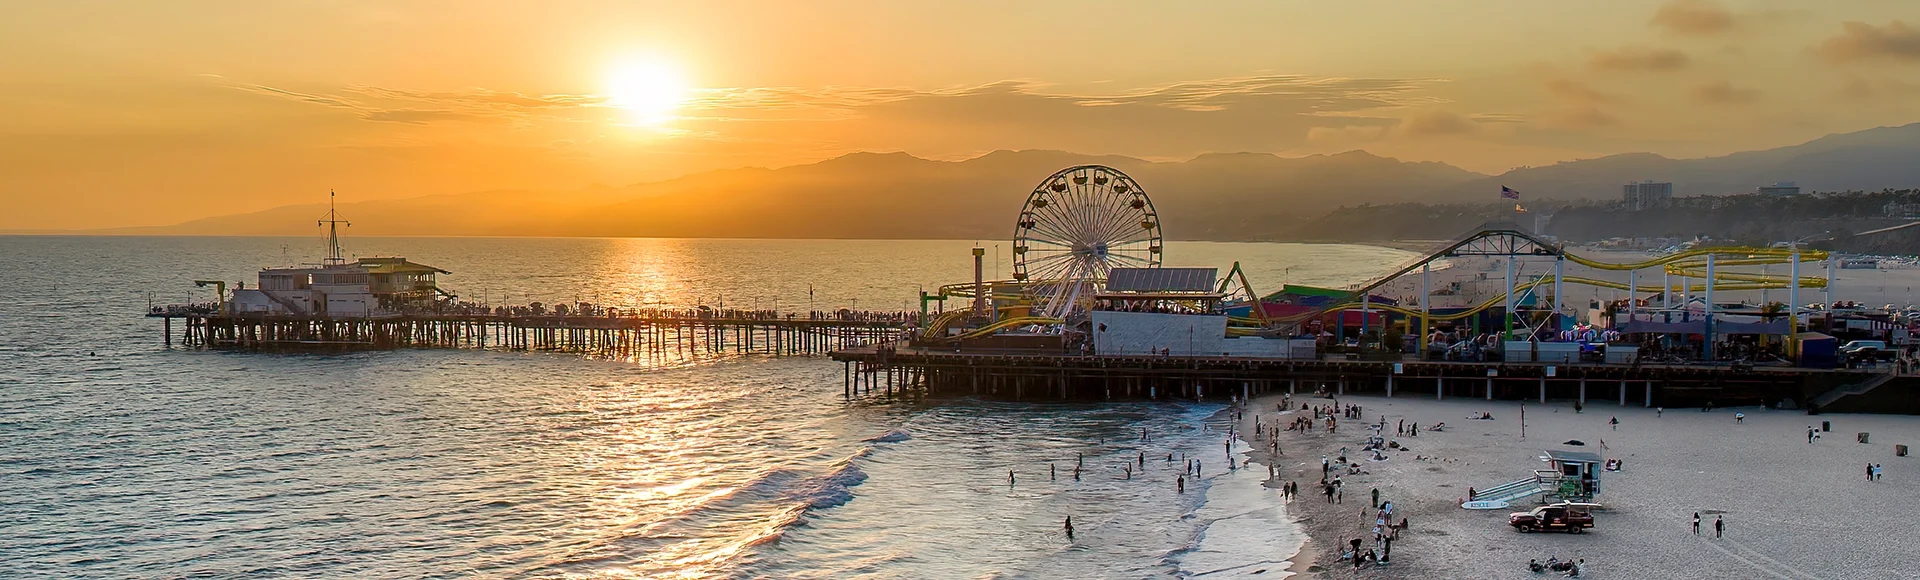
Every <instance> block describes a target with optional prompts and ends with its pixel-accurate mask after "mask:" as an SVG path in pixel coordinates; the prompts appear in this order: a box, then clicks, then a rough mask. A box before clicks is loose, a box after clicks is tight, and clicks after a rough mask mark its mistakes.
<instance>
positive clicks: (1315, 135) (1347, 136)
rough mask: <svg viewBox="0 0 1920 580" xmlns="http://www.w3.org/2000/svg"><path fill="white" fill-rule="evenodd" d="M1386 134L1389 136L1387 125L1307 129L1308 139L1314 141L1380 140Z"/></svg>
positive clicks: (1354, 141) (1348, 141) (1349, 141)
mask: <svg viewBox="0 0 1920 580" xmlns="http://www.w3.org/2000/svg"><path fill="white" fill-rule="evenodd" d="M1385 136H1387V127H1384V126H1379V125H1343V126H1339V127H1314V128H1311V129H1307V140H1308V141H1312V142H1314V143H1356V142H1366V141H1378V140H1380V138H1382V137H1385Z"/></svg>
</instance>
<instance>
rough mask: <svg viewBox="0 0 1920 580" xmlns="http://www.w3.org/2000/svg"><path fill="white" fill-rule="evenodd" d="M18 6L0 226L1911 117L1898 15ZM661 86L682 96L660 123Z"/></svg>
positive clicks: (1403, 152) (1918, 24) (1546, 156)
mask: <svg viewBox="0 0 1920 580" xmlns="http://www.w3.org/2000/svg"><path fill="white" fill-rule="evenodd" d="M7 13H8V17H7V18H4V19H0V54H7V55H9V56H8V58H5V59H0V201H4V205H0V207H4V208H5V209H4V210H0V230H5V229H13V230H19V229H62V228H96V227H116V226H129V225H149V224H166V223H174V222H178V221H182V220H186V219H192V218H197V217H204V216H209V215H218V214H228V213H236V212H242V211H251V210H257V209H264V208H268V207H273V206H279V205H285V204H289V203H313V202H317V201H320V200H321V199H322V198H323V196H324V195H325V193H326V190H328V189H329V188H332V189H338V190H340V192H341V195H342V198H343V199H352V200H356V201H357V200H366V199H381V198H394V197H410V196H418V195H430V194H439V193H459V192H466V191H476V190H486V189H521V188H524V189H534V190H549V191H551V190H557V189H570V188H577V187H581V186H585V185H588V184H593V183H603V184H614V185H619V184H626V183H633V182H638V181H649V180H657V179H665V178H671V177H674V176H677V175H682V174H686V173H689V172H694V171H701V170H707V169H717V168H726V167H738V166H749V165H752V166H781V165H790V164H795V163H804V162H809V161H815V160H819V159H822V158H827V157H832V156H836V155H839V154H842V153H845V152H849V151H858V150H872V151H907V152H909V153H913V154H915V155H919V156H922V157H930V158H938V159H959V158H965V157H968V156H972V155H977V154H981V153H984V152H988V151H992V150H995V149H1033V148H1048V149H1065V150H1071V151H1076V152H1082V153H1096V154H1121V155H1132V156H1139V157H1146V158H1153V159H1184V158H1187V157H1191V156H1193V155H1196V154H1199V153H1205V152H1215V151H1264V152H1273V153H1278V154H1282V155H1302V154H1309V153H1320V152H1337V151H1344V150H1350V149H1365V150H1367V151H1371V152H1374V153H1377V154H1381V155H1388V156H1394V157H1399V158H1402V159H1408V160H1432V161H1445V162H1448V163H1453V164H1456V165H1459V166H1461V167H1464V168H1467V169H1472V170H1475V171H1482V172H1490V173H1498V172H1500V171H1504V170H1506V169H1507V168H1510V167H1514V166H1519V165H1541V164H1547V163H1552V162H1555V161H1561V160H1567V159H1574V158H1582V157H1594V156H1599V155H1605V154H1611V153H1621V152H1632V151H1652V152H1655V153H1661V154H1665V155H1670V156H1682V157H1684V156H1704V155H1717V154H1723V153H1727V152H1731V151H1737V150H1744V149H1757V148H1769V147H1776V146H1781V145H1788V144H1793V143H1797V142H1801V141H1805V140H1808V139H1812V138H1816V137H1819V136H1821V135H1825V134H1828V133H1834V132H1846V131H1855V130H1860V129H1865V128H1870V127H1874V126H1879V125H1897V124H1905V123H1909V122H1914V121H1920V2H1912V1H1910V0H1826V1H1820V2H1815V1H1803V0H1793V1H1787V0H1775V1H1765V0H1754V1H1750V2H1711V1H1705V0H1689V1H1680V2H1661V1H1644V0H1616V1H1613V2H1539V1H1521V0H1503V1H1492V0H1448V1H1446V2H1420V1H1407V0H1402V1H1381V0H1348V1H1343V2H1312V1H1304V0H1301V1H1295V0H1247V1H1232V2H1208V3H1173V2H1158V1H1147V0H1140V1H1113V2H1045V3H1034V2H997V1H996V2H989V1H975V2H910V1H905V0H891V1H871V2H839V1H821V2H789V1H768V2H746V1H725V0H719V1H703V2H540V3H533V2H454V1H446V2H333V1H320V0H301V1H294V0H289V1H284V2H237V1H236V2H206V1H177V2H144V1H124V2H116V1H74V2H23V3H16V5H13V6H10V7H9V8H8V9H7ZM634 70H638V71H642V72H641V73H632V72H628V73H619V72H616V71H634ZM661 71H677V72H670V73H663V72H661ZM622 74H624V75H625V78H623V77H622ZM661 75H665V76H669V77H675V78H677V79H678V82H677V84H683V85H684V86H685V88H684V90H681V91H666V90H665V89H666V87H665V85H672V84H676V83H674V82H664V81H660V80H658V79H657V78H656V77H659V76H661ZM636 79H637V80H636ZM623 83H624V85H623ZM635 85H637V88H636V86H635ZM623 86H624V88H623ZM622 91H625V92H626V93H627V94H626V95H625V96H624V98H623V96H622V94H621V93H622ZM662 91H664V92H662ZM663 98H664V99H667V105H671V107H670V109H669V110H664V111H662V110H656V109H659V108H660V107H659V102H660V100H661V99H663ZM610 99H611V100H610ZM635 103H639V104H637V105H636V104H635ZM623 106H624V107H625V108H623ZM635 109H641V110H635Z"/></svg>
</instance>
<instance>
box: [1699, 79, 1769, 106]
mask: <svg viewBox="0 0 1920 580" xmlns="http://www.w3.org/2000/svg"><path fill="white" fill-rule="evenodd" d="M1693 98H1694V100H1697V101H1700V102H1703V103H1710V104H1716V105H1744V104H1747V103H1751V102H1754V101H1758V100H1760V91H1757V90H1753V89H1744V88H1740V87H1736V86H1733V84H1731V83H1728V82H1727V81H1713V82H1710V83H1707V84H1704V85H1700V86H1698V87H1694V89H1693Z"/></svg>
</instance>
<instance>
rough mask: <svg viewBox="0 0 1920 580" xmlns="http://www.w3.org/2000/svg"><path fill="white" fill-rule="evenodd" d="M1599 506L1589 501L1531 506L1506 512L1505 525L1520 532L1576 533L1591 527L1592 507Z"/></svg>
mask: <svg viewBox="0 0 1920 580" xmlns="http://www.w3.org/2000/svg"><path fill="white" fill-rule="evenodd" d="M1596 507H1599V505H1597V504H1590V503H1571V502H1563V503H1556V504H1551V505H1543V506H1540V507H1537V508H1533V511H1525V512H1513V513H1511V514H1507V525H1510V526H1513V527H1514V529H1518V530H1520V531H1522V532H1535V531H1541V530H1546V531H1564V532H1567V533H1571V534H1578V533H1581V532H1584V531H1586V529H1587V528H1591V527H1593V513H1592V511H1591V510H1592V509H1593V508H1596Z"/></svg>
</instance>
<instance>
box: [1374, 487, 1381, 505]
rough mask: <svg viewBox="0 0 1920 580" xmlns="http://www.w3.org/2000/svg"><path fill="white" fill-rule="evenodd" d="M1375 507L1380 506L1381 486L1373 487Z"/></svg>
mask: <svg viewBox="0 0 1920 580" xmlns="http://www.w3.org/2000/svg"><path fill="white" fill-rule="evenodd" d="M1373 507H1374V508H1375V509H1379V507H1380V488H1377V487H1376V488H1373Z"/></svg>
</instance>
